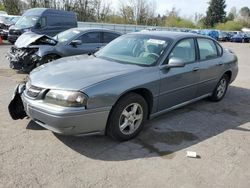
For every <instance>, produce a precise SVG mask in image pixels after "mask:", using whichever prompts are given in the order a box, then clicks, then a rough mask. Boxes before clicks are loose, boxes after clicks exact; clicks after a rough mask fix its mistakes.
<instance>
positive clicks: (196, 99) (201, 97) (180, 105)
mask: <svg viewBox="0 0 250 188" xmlns="http://www.w3.org/2000/svg"><path fill="white" fill-rule="evenodd" d="M211 95H212V93H209V94H206V95H202V96H200V97H197V98H195V99H192V100H189V101H186V102H183V103H181V104H177V105H175V106H172V107H170V108H167V109H165V110H162V111H160V112H156V113H154V114H151V115H150V117H149V119H153V118H155V117H156V116H159V115H161V114H164V113H166V112H169V111H172V110H175V109H177V108H180V107H182V106H185V105H187V104H190V103H193V102H196V101H199V100H201V99H204V98H206V97H209V96H211Z"/></svg>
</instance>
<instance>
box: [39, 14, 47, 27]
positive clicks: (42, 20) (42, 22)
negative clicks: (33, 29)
mask: <svg viewBox="0 0 250 188" xmlns="http://www.w3.org/2000/svg"><path fill="white" fill-rule="evenodd" d="M37 24H38V28H44V27H46V24H47V23H46V18H45V17H41V18H40V19H39V20H38V22H37Z"/></svg>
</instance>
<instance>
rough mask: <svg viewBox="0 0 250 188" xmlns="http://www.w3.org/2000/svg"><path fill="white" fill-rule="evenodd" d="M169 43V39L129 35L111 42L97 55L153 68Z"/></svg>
mask: <svg viewBox="0 0 250 188" xmlns="http://www.w3.org/2000/svg"><path fill="white" fill-rule="evenodd" d="M169 41H170V40H169V39H168V38H161V37H155V36H149V35H137V34H127V35H123V36H121V37H118V38H116V39H115V40H113V41H111V42H110V43H108V44H107V45H106V46H105V47H104V48H102V49H101V50H99V51H98V52H97V53H95V55H96V57H99V58H103V59H109V60H110V59H111V60H113V61H116V62H119V63H128V64H136V65H142V66H151V65H154V63H156V62H157V60H158V59H159V58H160V57H161V55H162V54H163V52H164V51H165V49H166V48H167V47H168V44H169Z"/></svg>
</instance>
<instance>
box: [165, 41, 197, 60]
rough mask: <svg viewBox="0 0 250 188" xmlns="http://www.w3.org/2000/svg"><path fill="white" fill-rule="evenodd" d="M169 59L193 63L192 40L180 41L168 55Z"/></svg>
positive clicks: (193, 50) (193, 48) (193, 46)
mask: <svg viewBox="0 0 250 188" xmlns="http://www.w3.org/2000/svg"><path fill="white" fill-rule="evenodd" d="M170 58H178V59H181V60H182V61H183V62H184V63H191V62H194V61H195V58H196V57H195V45H194V39H184V40H182V41H180V42H179V43H178V44H177V45H176V46H175V47H174V49H173V50H172V52H171V53H170V56H169V59H170Z"/></svg>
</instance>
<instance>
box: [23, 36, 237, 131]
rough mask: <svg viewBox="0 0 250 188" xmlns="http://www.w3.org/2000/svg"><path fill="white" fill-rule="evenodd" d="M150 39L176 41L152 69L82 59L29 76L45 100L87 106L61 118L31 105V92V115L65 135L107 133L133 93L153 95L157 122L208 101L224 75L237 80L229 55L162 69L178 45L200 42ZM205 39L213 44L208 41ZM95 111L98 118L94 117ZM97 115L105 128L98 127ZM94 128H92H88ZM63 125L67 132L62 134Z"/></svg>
mask: <svg viewBox="0 0 250 188" xmlns="http://www.w3.org/2000/svg"><path fill="white" fill-rule="evenodd" d="M144 33H145V32H143V33H137V34H135V35H143V34H144ZM149 34H151V35H152V36H154V35H155V36H162V35H169V36H170V37H171V39H172V40H173V42H172V43H171V45H170V47H169V48H168V49H167V50H166V51H165V53H163V54H162V58H160V59H159V61H158V62H157V64H155V65H154V66H140V65H132V64H126V63H121V62H115V61H112V60H107V59H103V58H97V57H94V56H83V55H82V56H75V57H68V58H62V59H60V60H57V61H54V62H52V63H49V64H47V65H44V66H41V67H38V68H36V69H35V70H34V71H32V72H31V74H30V77H29V80H30V81H29V84H30V85H32V86H34V87H37V88H41V90H42V92H41V96H43V95H46V92H47V91H48V90H50V89H59V90H72V91H80V92H83V93H85V94H86V96H87V97H88V100H87V104H86V108H84V109H79V111H76V108H65V109H63V113H61V112H62V111H60V110H52V109H53V108H52V107H51V105H50V104H48V103H46V102H44V101H43V100H42V98H37V99H30V98H29V96H27V95H26V90H29V88H26V90H25V91H24V93H23V94H22V97H23V100H24V106H25V108H26V112H27V114H29V115H30V116H31V118H32V119H34V120H35V121H36V122H38V123H39V124H40V125H42V126H44V127H45V128H48V129H50V130H52V131H55V132H59V133H61V134H72V135H79V134H80V135H82V134H89V133H93V132H98V133H104V132H105V129H106V123H107V120H108V118H109V113H110V111H111V109H112V107H113V106H114V105H115V104H116V103H117V101H119V99H120V98H121V97H122V96H125V95H126V94H127V93H129V92H139V91H142V90H143V91H144V92H147V93H148V94H149V95H150V97H151V100H152V101H151V102H152V106H150V103H149V104H148V105H149V107H150V114H149V117H150V118H153V117H155V116H157V115H159V114H161V113H163V112H166V111H169V110H172V109H175V108H178V107H180V106H183V105H186V104H189V103H191V102H194V101H197V100H200V99H202V98H205V97H208V96H210V95H211V93H212V91H213V90H214V88H215V86H216V84H217V82H218V81H219V79H220V78H221V77H222V76H223V75H224V74H225V73H227V72H229V73H230V74H231V80H230V82H232V81H233V80H234V79H235V78H236V76H237V73H238V66H237V57H236V56H235V55H234V54H233V53H232V52H230V51H229V50H226V49H223V53H222V54H221V56H220V57H217V58H215V59H212V60H207V61H200V60H199V58H198V57H199V56H197V55H196V61H195V62H192V63H188V64H186V65H185V66H183V67H175V68H166V67H165V68H164V63H166V58H167V57H168V55H169V53H170V51H171V50H172V49H173V47H174V46H175V45H176V44H177V43H178V42H179V41H180V40H182V39H185V38H190V37H191V38H194V39H195V40H196V38H198V37H201V36H200V35H192V34H171V33H169V32H152V33H151V32H149V33H147V32H146V35H149ZM203 38H207V39H210V40H213V39H211V38H208V37H203ZM213 41H214V40H213ZM196 49H197V46H196ZM196 52H197V50H196ZM41 75H43V79H41ZM41 104H42V105H43V106H41ZM29 106H31V108H30V109H31V111H29V110H27V108H28V109H29ZM99 110H100V111H99ZM96 111H97V112H98V113H95V112H96ZM45 112H46V113H45ZM90 112H94V114H93V116H92V115H91V116H88V117H86V118H85V114H86V113H90ZM99 112H100V113H99ZM55 113H59V114H60V113H61V115H58V114H57V115H55ZM78 115H79V118H78ZM99 115H100V119H101V122H98V123H96V122H97V120H96V118H97V119H98V116H99ZM55 116H56V117H55ZM68 116H72V117H73V119H71V120H69V119H65V123H64V122H63V121H61V118H65V117H68ZM100 119H98V121H99V120H100ZM86 120H87V121H88V123H89V125H88V124H87V121H86ZM71 121H72V122H74V124H75V125H77V126H76V127H75V128H72V123H71ZM41 122H42V123H41ZM80 122H82V124H81V123H80ZM92 122H93V125H94V126H93V127H91V125H90V124H92ZM59 124H60V126H62V127H63V129H64V130H62V129H59ZM97 124H99V125H100V126H97ZM67 125H68V126H67ZM81 126H83V127H81ZM85 126H87V127H85ZM66 129H67V130H66Z"/></svg>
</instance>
